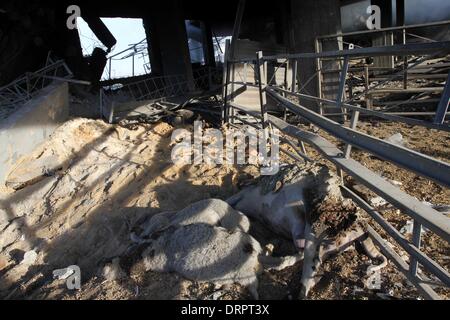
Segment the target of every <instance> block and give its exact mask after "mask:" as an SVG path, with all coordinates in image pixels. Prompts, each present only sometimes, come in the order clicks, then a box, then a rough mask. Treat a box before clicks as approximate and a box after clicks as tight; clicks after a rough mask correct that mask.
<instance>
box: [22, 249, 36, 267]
mask: <svg viewBox="0 0 450 320" xmlns="http://www.w3.org/2000/svg"><path fill="white" fill-rule="evenodd" d="M37 257H38V254H37V252H36V251H34V250H30V251H27V252H25V255H24V256H23V260H22V262H20V263H21V264H23V265H27V266H31V265H33V264H34V263H35V262H36V260H37Z"/></svg>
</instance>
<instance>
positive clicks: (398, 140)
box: [384, 133, 406, 147]
mask: <svg viewBox="0 0 450 320" xmlns="http://www.w3.org/2000/svg"><path fill="white" fill-rule="evenodd" d="M384 141H386V142H389V143H392V144H395V145H398V146H400V147H406V140H405V139H404V138H403V135H402V134H401V133H396V134H393V135H392V136H390V137H387V138H386V139H384Z"/></svg>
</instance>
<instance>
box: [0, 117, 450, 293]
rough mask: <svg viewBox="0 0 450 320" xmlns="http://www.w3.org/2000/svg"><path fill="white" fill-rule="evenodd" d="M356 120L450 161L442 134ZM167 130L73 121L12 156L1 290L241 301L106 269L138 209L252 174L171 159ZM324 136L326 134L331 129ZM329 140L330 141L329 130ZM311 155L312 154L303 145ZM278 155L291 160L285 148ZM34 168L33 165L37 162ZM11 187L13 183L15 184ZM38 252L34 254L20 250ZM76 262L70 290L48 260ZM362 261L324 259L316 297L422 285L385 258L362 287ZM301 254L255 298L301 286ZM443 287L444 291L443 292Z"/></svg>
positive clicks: (438, 199)
mask: <svg viewBox="0 0 450 320" xmlns="http://www.w3.org/2000/svg"><path fill="white" fill-rule="evenodd" d="M360 129H361V130H363V131H365V132H368V133H371V134H372V135H375V136H378V137H380V138H385V137H387V136H389V135H391V134H393V133H397V132H401V133H402V134H403V135H404V137H405V139H406V140H407V141H408V143H409V145H410V147H411V148H412V149H416V148H417V149H416V150H419V151H421V152H423V153H425V154H429V155H432V156H435V157H437V158H440V159H442V160H445V161H447V162H448V161H450V150H449V148H448V142H449V139H450V137H449V136H448V134H443V133H437V132H424V131H423V130H425V129H420V128H417V127H414V128H410V127H409V126H402V125H398V124H395V125H390V124H388V123H378V124H372V123H370V122H364V123H362V124H361V127H360ZM172 130H173V128H172V127H171V126H170V125H168V124H166V123H160V124H158V125H138V126H134V127H130V128H124V127H120V126H113V125H107V124H105V123H103V122H101V121H94V120H85V119H76V120H73V121H71V122H68V123H66V124H65V125H64V126H63V127H62V128H60V130H59V131H58V133H57V134H55V135H54V138H53V139H51V140H50V141H48V142H47V143H46V144H45V145H43V146H42V147H41V148H38V149H37V150H35V152H34V153H33V154H32V155H30V157H28V158H26V159H22V161H21V162H20V163H19V164H18V166H17V168H16V170H15V171H13V173H12V174H11V176H10V179H9V180H10V184H9V186H10V189H8V190H2V192H1V194H0V213H1V214H2V220H0V232H1V237H0V297H2V298H29V299H42V298H44V299H61V298H63V299H245V298H249V293H248V292H246V290H245V289H243V288H241V287H240V286H239V285H233V286H228V287H226V288H223V289H222V290H219V291H216V290H215V289H214V287H213V286H212V285H211V284H207V283H206V284H205V283H196V282H192V281H188V280H185V279H183V278H182V277H180V276H179V275H176V274H159V273H155V272H143V266H142V265H141V264H140V263H136V264H133V265H132V266H131V268H130V273H129V276H126V277H124V278H122V279H120V280H116V281H105V279H104V278H102V276H101V275H100V274H101V270H102V268H103V266H104V265H105V264H106V263H107V262H110V261H111V260H112V259H113V258H114V257H117V256H119V255H120V254H121V253H123V251H124V250H125V248H126V247H127V246H128V245H129V243H130V239H129V234H130V228H131V226H132V225H133V224H134V223H135V222H136V221H138V220H139V219H140V218H141V217H142V216H143V215H149V214H150V215H151V214H155V213H158V212H161V211H167V210H179V209H182V208H184V207H185V206H187V205H188V204H190V203H193V202H195V201H198V200H202V199H207V198H219V199H226V198H228V197H229V196H231V195H233V194H235V193H236V192H237V191H238V190H239V186H240V185H241V184H242V183H243V182H245V181H246V180H248V179H252V177H255V176H257V175H258V170H257V169H256V168H255V167H251V166H242V167H239V168H238V167H234V166H207V165H201V166H185V167H178V166H175V165H173V164H172V162H171V161H170V154H171V147H170V138H171V132H172ZM327 138H328V137H327ZM330 140H332V139H330ZM308 152H309V154H310V155H312V156H313V157H314V158H317V159H319V157H318V155H317V153H316V152H314V151H313V150H312V149H310V148H308ZM353 157H354V158H355V159H357V160H358V161H361V162H362V163H364V164H365V165H366V166H368V167H369V168H371V169H372V170H374V171H375V172H378V173H380V174H381V175H383V176H384V177H386V178H389V179H393V180H396V181H399V182H401V183H402V185H401V188H402V189H403V190H405V191H407V192H408V193H409V194H411V195H413V196H415V197H417V198H418V199H419V200H422V201H429V202H432V203H434V204H450V193H449V190H448V189H445V188H442V187H440V186H437V185H435V184H433V183H429V182H427V181H426V180H425V179H422V178H419V177H415V176H414V175H412V174H409V173H408V172H406V171H404V170H399V169H398V168H396V167H394V166H392V165H389V164H386V163H385V162H382V161H380V160H378V159H375V158H371V157H369V156H367V155H366V154H364V153H362V152H359V151H355V152H354V153H353ZM283 159H284V160H285V161H288V160H287V158H285V157H283ZM36 168H38V169H39V170H38V172H40V174H38V175H36V174H35V173H33V172H36ZM12 188H15V189H17V190H14V189H12ZM384 214H385V216H386V217H387V218H388V219H389V220H390V221H391V222H392V223H394V225H395V226H396V227H398V228H401V227H403V226H404V225H405V223H406V221H407V220H408V219H407V217H406V216H404V215H401V214H399V213H398V212H396V211H394V210H390V211H389V210H387V211H384ZM252 223H253V229H254V230H253V232H252V235H253V236H254V237H255V238H256V239H257V240H258V241H260V242H261V244H262V245H263V246H264V245H266V244H268V243H272V244H274V245H275V248H276V251H279V252H275V254H286V253H292V250H293V248H292V245H291V243H290V241H289V240H287V239H281V238H279V237H277V236H276V235H274V234H273V233H271V232H270V231H268V230H266V229H265V228H264V227H263V226H261V225H260V224H259V223H258V222H252ZM424 248H425V250H426V251H427V253H429V254H430V256H432V257H434V258H436V259H437V260H438V261H439V262H441V263H442V264H443V265H445V266H446V267H447V269H448V267H449V261H448V258H449V256H450V252H449V246H448V244H447V243H445V242H443V241H439V240H438V239H435V238H434V237H430V236H428V235H426V236H425V239H424ZM32 249H33V250H34V251H35V252H37V254H38V255H37V258H36V260H35V261H34V262H33V263H31V264H24V263H20V262H21V261H22V260H23V257H24V253H25V252H27V251H29V250H32ZM71 264H76V265H79V266H80V267H81V269H82V270H83V274H82V283H83V285H82V288H81V290H79V291H69V290H67V288H66V286H65V281H63V280H53V278H52V275H51V273H52V270H54V269H55V268H64V267H67V266H69V265H71ZM369 265H370V261H369V259H368V258H367V257H366V256H365V255H363V254H359V253H358V252H357V251H356V250H350V251H347V252H344V253H342V254H339V255H338V256H336V257H335V258H333V259H331V260H330V261H328V262H326V263H325V265H324V266H323V277H322V280H321V281H320V283H319V285H318V286H317V287H316V288H315V289H314V290H313V292H312V293H311V297H310V298H311V299H378V298H379V296H377V295H376V294H377V293H385V294H387V295H390V296H393V297H396V298H403V299H408V298H411V299H416V298H417V297H418V294H417V292H416V290H415V289H414V288H413V287H412V286H410V285H409V284H408V283H407V282H406V280H405V279H404V278H403V277H402V276H401V275H400V274H399V273H398V272H397V271H395V268H394V267H393V266H392V265H389V266H388V267H387V268H385V269H384V270H383V271H382V289H381V290H380V291H371V290H368V289H364V279H365V277H366V275H365V271H366V269H367V266H369ZM301 268H302V264H301V262H300V263H298V264H296V265H294V266H293V267H290V268H287V269H285V270H283V271H276V272H275V271H271V272H264V273H263V274H262V276H261V279H260V286H259V293H260V298H262V299H290V298H293V299H295V298H296V297H297V296H298V293H299V288H300V276H301ZM443 293H444V294H447V292H443Z"/></svg>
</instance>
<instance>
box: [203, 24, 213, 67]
mask: <svg viewBox="0 0 450 320" xmlns="http://www.w3.org/2000/svg"><path fill="white" fill-rule="evenodd" d="M202 35H203V56H204V57H205V64H206V65H207V66H209V67H212V68H214V67H215V66H216V59H215V56H214V44H213V36H212V31H211V25H210V23H209V22H207V21H204V22H202Z"/></svg>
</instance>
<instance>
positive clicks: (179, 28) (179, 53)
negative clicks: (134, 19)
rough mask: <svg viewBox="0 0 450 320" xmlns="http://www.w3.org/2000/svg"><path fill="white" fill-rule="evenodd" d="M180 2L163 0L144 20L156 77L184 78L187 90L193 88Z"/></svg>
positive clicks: (177, 0) (151, 61)
mask: <svg viewBox="0 0 450 320" xmlns="http://www.w3.org/2000/svg"><path fill="white" fill-rule="evenodd" d="M180 8H181V3H180V1H179V0H164V1H161V2H158V4H155V6H154V8H152V10H151V12H148V13H147V15H146V17H145V18H144V27H145V29H146V34H147V39H148V42H149V56H150V64H151V67H152V73H153V74H155V75H161V76H168V75H179V74H182V75H185V76H186V79H187V81H188V87H189V90H191V91H193V90H194V89H195V85H194V78H193V73H192V65H191V57H190V53H189V46H188V38H187V33H186V25H185V21H184V17H183V16H182V13H181V12H182V11H181V10H180Z"/></svg>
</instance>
